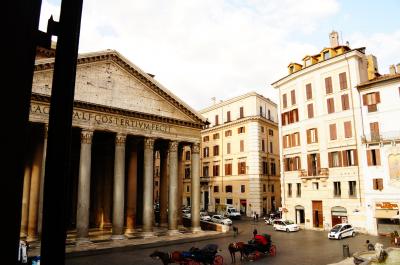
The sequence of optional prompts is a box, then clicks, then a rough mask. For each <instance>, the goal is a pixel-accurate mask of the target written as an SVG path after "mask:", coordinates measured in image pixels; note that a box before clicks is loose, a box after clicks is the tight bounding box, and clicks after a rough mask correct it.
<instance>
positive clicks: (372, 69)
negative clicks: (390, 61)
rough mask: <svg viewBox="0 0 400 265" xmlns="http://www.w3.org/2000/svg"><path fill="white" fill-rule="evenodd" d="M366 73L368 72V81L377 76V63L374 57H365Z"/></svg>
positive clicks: (370, 55)
mask: <svg viewBox="0 0 400 265" xmlns="http://www.w3.org/2000/svg"><path fill="white" fill-rule="evenodd" d="M367 72H368V80H371V79H374V78H375V77H377V76H379V73H378V61H377V60H376V57H375V56H374V55H372V54H369V55H367Z"/></svg>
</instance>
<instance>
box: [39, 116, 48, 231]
mask: <svg viewBox="0 0 400 265" xmlns="http://www.w3.org/2000/svg"><path fill="white" fill-rule="evenodd" d="M48 130H49V125H48V124H45V125H44V139H43V159H42V171H41V172H42V174H41V176H40V195H39V217H38V234H39V235H41V234H42V216H43V194H44V192H43V191H44V172H45V168H46V154H47V133H48Z"/></svg>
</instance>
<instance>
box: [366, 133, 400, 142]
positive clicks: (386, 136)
mask: <svg viewBox="0 0 400 265" xmlns="http://www.w3.org/2000/svg"><path fill="white" fill-rule="evenodd" d="M361 140H362V143H364V144H365V143H379V142H392V141H400V131H390V132H383V133H380V134H374V133H373V134H366V135H364V136H362V137H361Z"/></svg>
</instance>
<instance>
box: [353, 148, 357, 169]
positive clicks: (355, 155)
mask: <svg viewBox="0 0 400 265" xmlns="http://www.w3.org/2000/svg"><path fill="white" fill-rule="evenodd" d="M352 151H353V157H354V166H358V155H357V149H353V150H352Z"/></svg>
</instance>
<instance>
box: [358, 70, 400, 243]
mask: <svg viewBox="0 0 400 265" xmlns="http://www.w3.org/2000/svg"><path fill="white" fill-rule="evenodd" d="M358 91H359V92H360V94H359V99H360V100H361V101H362V104H363V106H362V119H363V123H362V125H363V127H362V128H363V129H362V148H361V156H362V157H363V159H362V161H363V167H364V168H365V169H366V170H365V172H364V185H365V205H366V224H367V229H368V232H369V233H371V234H375V235H376V234H388V233H390V232H393V231H394V230H399V222H400V216H399V207H400V126H399V123H398V119H399V117H400V64H397V69H396V67H395V66H394V65H392V66H391V67H390V71H389V74H386V75H382V76H377V77H375V78H373V79H371V80H368V81H366V82H363V83H361V84H359V85H358Z"/></svg>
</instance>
